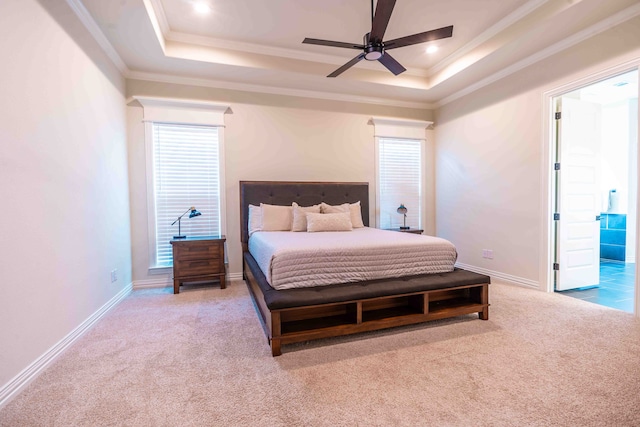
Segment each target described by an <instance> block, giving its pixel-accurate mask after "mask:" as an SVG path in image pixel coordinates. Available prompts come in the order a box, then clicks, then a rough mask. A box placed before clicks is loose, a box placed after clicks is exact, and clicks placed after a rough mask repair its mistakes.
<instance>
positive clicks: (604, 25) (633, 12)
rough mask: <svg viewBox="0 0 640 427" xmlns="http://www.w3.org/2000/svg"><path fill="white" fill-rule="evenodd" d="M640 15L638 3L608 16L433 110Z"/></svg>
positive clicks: (455, 95) (441, 101) (487, 78)
mask: <svg viewBox="0 0 640 427" xmlns="http://www.w3.org/2000/svg"><path fill="white" fill-rule="evenodd" d="M638 15H640V3H638V4H635V5H633V6H630V7H628V8H626V9H624V10H621V11H620V12H618V13H616V14H613V15H611V16H609V17H608V18H607V19H604V20H602V21H600V22H598V23H596V24H594V25H592V26H590V27H588V28H585V29H584V30H582V31H579V32H577V33H575V34H573V35H572V36H570V37H567V38H565V39H564V40H562V41H561V42H558V43H556V44H554V45H551V46H549V47H547V48H546V49H543V50H541V51H538V52H537V53H535V54H534V55H531V56H529V57H528V58H526V59H523V60H521V61H518V62H516V63H514V64H512V65H510V66H509V67H507V68H504V69H503V70H502V71H500V72H498V73H495V74H493V75H491V76H489V77H486V78H484V79H482V80H480V81H478V82H476V83H474V84H472V85H470V86H467V87H466V88H464V89H462V90H460V91H458V92H456V93H454V94H452V95H449V96H448V97H446V98H443V99H441V100H440V101H438V102H436V103H435V108H440V107H442V106H443V105H446V104H448V103H450V102H453V101H455V100H456V99H459V98H462V97H463V96H466V95H469V94H470V93H473V92H475V91H477V90H479V89H481V88H483V87H485V86H488V85H490V84H491V83H494V82H496V81H498V80H501V79H503V78H505V77H507V76H509V75H511V74H513V73H516V72H518V71H520V70H522V69H524V68H526V67H528V66H530V65H533V64H535V63H536V62H539V61H542V60H543V59H546V58H548V57H550V56H552V55H555V54H556V53H559V52H562V51H563V50H565V49H568V48H570V47H572V46H574V45H576V44H578V43H580V42H583V41H585V40H587V39H589V38H591V37H593V36H595V35H598V34H600V33H602V32H604V31H607V30H609V29H611V28H614V27H616V26H617V25H620V24H622V23H624V22H626V21H628V20H630V19H632V18H635V17H636V16H638Z"/></svg>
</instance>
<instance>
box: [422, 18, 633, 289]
mask: <svg viewBox="0 0 640 427" xmlns="http://www.w3.org/2000/svg"><path fill="white" fill-rule="evenodd" d="M635 60H640V19H638V18H634V19H632V20H630V21H628V22H627V23H625V24H622V25H620V26H618V27H615V28H613V29H611V30H608V31H606V32H603V33H601V34H599V35H596V36H594V37H593V38H591V39H589V40H587V41H585V42H582V43H580V44H578V45H576V46H574V47H572V48H570V49H568V50H566V51H563V52H561V53H559V54H556V55H554V56H552V57H550V58H547V59H546V60H543V61H541V62H539V63H536V64H534V65H532V66H529V67H527V68H525V69H523V70H521V71H519V72H517V73H515V74H512V75H510V76H508V77H506V78H504V79H502V80H500V81H498V82H496V83H493V84H491V85H489V86H487V87H485V88H482V89H480V90H478V91H476V92H474V93H472V94H470V95H468V96H466V97H464V98H461V99H458V100H456V101H454V102H451V103H449V104H447V105H444V106H442V107H441V108H440V109H438V110H437V111H436V118H435V122H436V130H435V131H436V230H437V234H438V235H440V236H442V237H445V238H447V239H450V240H451V241H453V242H454V243H455V244H456V246H457V248H458V253H459V258H458V260H459V262H460V263H461V264H463V265H466V266H469V267H471V268H474V269H476V270H478V271H484V272H487V273H489V274H491V275H492V276H494V277H495V278H500V279H505V280H510V281H512V282H514V283H519V284H522V285H527V286H532V287H539V288H541V289H547V276H546V271H547V269H548V270H550V266H549V265H548V263H547V260H546V251H547V250H548V244H549V242H548V239H547V237H546V231H547V229H546V228H545V227H546V225H545V224H546V223H547V222H550V221H549V217H548V215H550V213H551V212H550V210H549V211H547V210H546V207H545V203H546V202H547V201H546V199H545V198H546V197H547V196H548V188H547V185H548V174H549V173H550V172H549V170H550V160H549V159H550V158H549V157H548V154H549V153H548V152H547V151H546V150H547V149H548V146H547V145H545V144H548V141H549V135H546V134H545V131H544V129H545V125H546V124H547V123H548V122H549V120H550V113H549V110H548V108H547V107H546V106H545V102H546V100H547V99H548V98H547V97H545V92H550V91H553V90H554V89H556V88H559V87H561V86H563V85H568V84H569V83H571V82H574V81H576V80H578V79H583V78H587V77H588V76H590V75H593V74H594V73H597V72H600V71H603V70H605V69H607V68H610V67H614V66H616V65H619V64H622V63H625V62H627V61H635ZM547 113H548V114H549V117H547V116H546V114H547ZM482 249H492V250H493V252H494V259H485V258H482Z"/></svg>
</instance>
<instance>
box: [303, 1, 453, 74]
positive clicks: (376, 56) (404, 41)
mask: <svg viewBox="0 0 640 427" xmlns="http://www.w3.org/2000/svg"><path fill="white" fill-rule="evenodd" d="M395 4H396V0H378V4H377V5H376V11H375V14H374V13H373V0H371V32H369V33H367V34H365V35H364V40H363V44H353V43H344V42H334V41H330V40H320V39H310V38H305V39H304V40H303V41H302V43H306V44H317V45H320V46H333V47H342V48H346V49H357V50H362V53H361V54H360V55H358V56H356V57H355V58H353V59H352V60H351V61H349V62H347V63H346V64H344V65H343V66H342V67H340V68H338V69H337V70H335V71H334V72H333V73H331V74H329V75H328V76H327V77H337V76H339V75H340V74H342V73H344V72H345V71H347V70H348V69H349V68H351V67H353V66H354V65H356V64H357V63H358V62H360V61H362V60H363V59H366V60H367V61H379V62H380V63H381V64H382V65H384V66H385V67H386V68H387V69H388V70H389V71H391V72H392V73H393V74H395V75H396V76H397V75H398V74H400V73H402V72H404V71H407V69H406V68H404V67H403V66H402V65H401V64H400V63H399V62H398V61H396V60H395V59H393V57H392V56H391V55H389V54H388V53H387V51H388V50H389V49H396V48H398V47H403V46H410V45H413V44H418V43H424V42H430V41H433V40H440V39H444V38H447V37H451V36H452V35H453V25H450V26H448V27H443V28H438V29H437V30H431V31H426V32H424V33H419V34H413V35H411V36H405V37H400V38H399V39H393V40H389V41H386V42H385V41H382V38H383V37H384V32H385V31H386V30H387V25H388V24H389V19H391V13H392V12H393V7H394V6H395Z"/></svg>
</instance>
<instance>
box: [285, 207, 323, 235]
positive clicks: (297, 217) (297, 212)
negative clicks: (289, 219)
mask: <svg viewBox="0 0 640 427" xmlns="http://www.w3.org/2000/svg"><path fill="white" fill-rule="evenodd" d="M291 206H292V207H293V224H292V225H291V231H307V213H309V212H310V213H320V205H313V206H306V207H302V206H300V205H298V204H297V203H296V202H293V204H292V205H291Z"/></svg>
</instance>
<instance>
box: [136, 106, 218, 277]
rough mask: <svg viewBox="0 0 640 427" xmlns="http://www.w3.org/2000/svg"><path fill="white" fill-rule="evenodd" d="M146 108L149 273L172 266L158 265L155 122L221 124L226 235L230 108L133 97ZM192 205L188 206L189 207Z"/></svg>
mask: <svg viewBox="0 0 640 427" xmlns="http://www.w3.org/2000/svg"><path fill="white" fill-rule="evenodd" d="M133 99H134V100H136V101H138V102H139V103H140V104H141V105H142V107H143V110H144V115H143V122H144V134H145V135H144V141H145V165H146V171H145V175H146V190H147V241H148V256H149V258H148V263H149V265H148V269H149V273H150V274H164V273H169V272H171V271H172V267H170V266H166V265H156V258H157V252H156V251H157V245H156V243H157V242H156V207H155V182H154V154H153V149H154V146H153V123H168V124H180V125H196V126H212V127H217V128H218V161H219V165H218V170H219V173H220V182H219V185H220V194H219V198H220V234H222V235H226V234H227V233H226V230H227V219H226V205H227V204H226V191H225V189H226V184H225V175H226V173H225V143H224V141H225V132H224V131H225V126H224V114H225V113H226V112H227V111H228V110H229V107H228V106H226V105H221V104H217V103H212V102H208V101H193V100H182V99H172V98H151V97H133ZM188 207H189V206H186V207H185V209H187V208H188Z"/></svg>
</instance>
